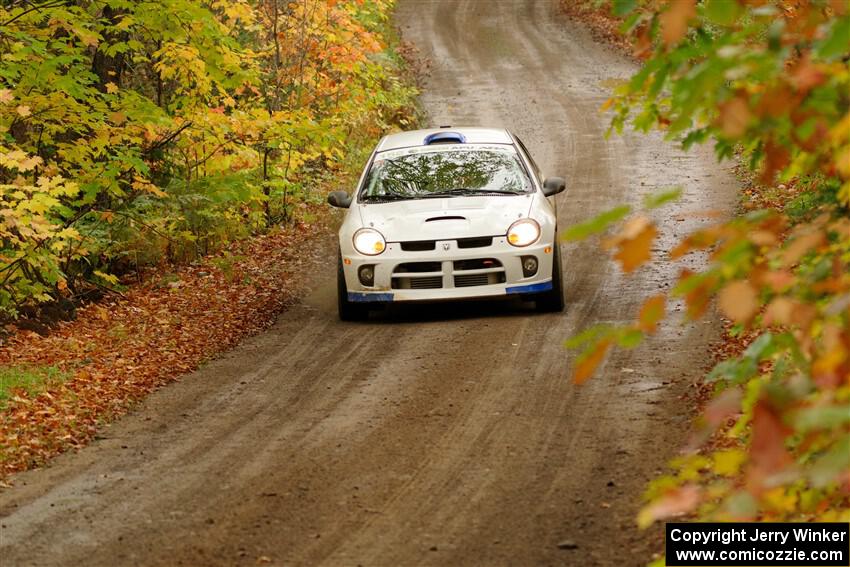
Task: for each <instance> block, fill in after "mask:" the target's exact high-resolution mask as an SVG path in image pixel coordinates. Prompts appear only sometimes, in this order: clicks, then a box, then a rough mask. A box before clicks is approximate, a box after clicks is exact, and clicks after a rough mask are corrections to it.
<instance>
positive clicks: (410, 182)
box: [360, 145, 532, 202]
mask: <svg viewBox="0 0 850 567" xmlns="http://www.w3.org/2000/svg"><path fill="white" fill-rule="evenodd" d="M531 190H532V185H531V180H530V179H529V178H528V174H527V173H526V171H525V168H524V167H523V166H522V164H521V163H520V161H519V156H518V155H517V153H516V151H515V150H514V149H513V148H512V147H511V146H462V145H457V146H454V145H453V146H451V149H449V148H446V147H442V148H437V147H426V148H407V149H404V150H394V151H387V152H383V153H380V154H378V155H377V156H376V157H375V160H374V162H373V163H372V167H371V168H370V169H369V174H368V175H367V176H366V183H365V185H364V187H363V190H362V191H361V193H360V196H361V198H362V199H363V200H364V201H366V202H386V201H393V200H401V199H426V198H432V197H458V196H476V195H481V196H487V195H520V194H524V193H529V192H531Z"/></svg>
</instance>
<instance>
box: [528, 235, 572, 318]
mask: <svg viewBox="0 0 850 567" xmlns="http://www.w3.org/2000/svg"><path fill="white" fill-rule="evenodd" d="M552 253H553V254H554V258H552V289H550V290H549V291H546V292H543V293H541V294H540V295H538V296H537V299H535V307H536V308H537V311H539V312H541V313H560V312H561V311H563V310H564V305H565V302H564V284H563V276H562V274H561V248H560V247H559V246H558V245H557V244H556V245H555V249H554V250H553V251H552Z"/></svg>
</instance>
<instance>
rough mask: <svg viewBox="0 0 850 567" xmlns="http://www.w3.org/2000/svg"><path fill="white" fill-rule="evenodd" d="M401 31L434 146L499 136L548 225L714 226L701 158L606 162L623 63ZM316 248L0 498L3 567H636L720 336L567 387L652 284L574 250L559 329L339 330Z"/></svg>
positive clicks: (486, 310)
mask: <svg viewBox="0 0 850 567" xmlns="http://www.w3.org/2000/svg"><path fill="white" fill-rule="evenodd" d="M397 20H398V25H399V28H400V29H401V31H402V35H403V37H404V39H406V40H408V41H410V42H412V43H413V44H414V45H415V46H417V48H418V49H419V52H420V55H421V56H422V57H423V58H424V59H427V60H428V61H429V62H430V74H429V76H428V77H427V79H426V80H425V87H424V94H423V99H422V100H423V104H424V107H425V109H426V110H427V112H428V113H429V115H430V118H431V121H432V123H433V124H437V125H441V124H454V125H504V126H507V127H509V128H511V129H513V130H514V131H515V132H516V133H517V134H518V135H519V136H520V137H521V138H522V139H523V140H524V141H525V143H526V145H527V146H529V148H530V150H531V151H532V153H533V154H534V155H535V156H536V157H537V160H538V161H539V162H540V165H541V166H542V168H543V169H544V171H546V172H548V173H549V174H551V175H563V176H564V177H566V178H567V179H568V189H567V191H566V192H565V193H563V194H561V195H559V196H558V202H559V215H560V219H559V222H560V223H561V226H562V227H566V226H567V225H569V224H570V223H573V222H576V221H579V220H582V219H585V218H587V217H589V216H590V215H593V214H595V213H598V212H600V211H603V210H605V209H607V208H610V207H612V206H614V205H616V204H619V203H623V202H627V203H634V204H639V203H640V201H641V199H642V198H643V196H644V195H646V194H648V193H652V192H654V191H658V190H661V189H664V188H668V187H670V186H674V185H681V186H683V187H684V188H685V197H684V198H683V199H682V200H681V202H679V203H678V204H676V205H675V206H673V207H670V208H667V209H664V210H662V211H660V212H658V213H657V215H656V218H657V219H658V221H659V223H660V228H661V232H662V236H661V238H660V239H659V241H658V243H657V247H656V252H658V253H659V254H660V253H663V252H664V251H665V250H667V249H669V247H670V246H671V244H670V243H671V242H672V239H673V238H674V237H675V236H676V235H682V234H683V233H684V232H685V231H686V230H687V229H691V228H693V227H694V226H697V225H698V224H699V223H700V222H705V219H704V218H702V217H701V215H700V213H699V212H700V211H705V210H709V209H712V210H713V209H720V210H727V211H728V210H730V209H731V206H732V202H733V199H734V194H735V190H736V181H735V178H734V176H733V175H732V173H731V171H730V170H729V169H728V167H726V166H723V167H720V166H718V165H717V164H716V163H715V161H714V158H713V156H712V154H711V152H710V149H708V148H704V149H701V150H699V151H695V152H692V153H689V154H685V153H682V152H681V151H679V150H678V149H677V148H676V147H675V146H674V145H673V144H671V143H668V142H665V141H664V140H663V139H662V137H660V136H638V135H634V134H629V135H626V136H623V137H617V136H614V137H612V138H611V139H609V140H606V139H605V137H604V134H605V131H606V129H607V124H608V118H606V117H605V116H604V115H602V114H600V113H599V111H598V109H599V106H600V104H601V103H602V102H603V101H604V100H605V99H606V98H607V97H606V92H607V91H608V90H609V89H610V88H611V86H612V85H613V84H615V83H616V81H617V80H618V79H622V78H625V77H627V76H629V74H630V73H632V72H633V71H634V69H635V67H634V64H633V63H631V62H629V61H627V60H625V59H623V58H622V57H621V56H619V55H618V54H616V53H615V52H613V51H611V50H610V49H608V48H607V47H605V46H601V45H599V44H597V43H595V42H594V41H593V40H592V38H591V37H590V35H589V34H588V33H587V31H586V30H584V29H582V28H581V27H580V26H578V25H576V24H573V23H570V22H569V21H567V20H565V19H563V18H562V17H561V16H560V15H559V14H558V10H557V3H556V2H549V1H547V0H537V1H535V0H516V1H508V0H499V1H484V0H457V1H450V0H446V1H434V0H401V2H400V6H399V9H398V14H397ZM319 246H323V247H324V249H325V251H324V252H322V253H321V254H319V260H318V261H317V265H316V270H315V273H314V274H312V275H311V276H309V281H310V286H309V288H310V289H311V291H310V293H309V294H308V295H307V296H306V297H305V298H304V300H303V301H302V302H301V303H300V304H298V305H296V306H294V307H292V308H291V309H289V310H288V311H287V312H286V313H284V314H283V315H282V316H281V318H280V320H279V321H278V323H277V324H276V326H274V328H272V329H271V330H270V331H268V332H266V333H264V334H262V335H260V336H257V337H254V338H253V339H250V340H248V341H246V342H245V343H243V344H242V345H241V346H240V347H238V348H237V349H235V350H233V351H232V352H230V353H229V354H227V355H226V356H224V357H222V358H220V359H218V360H216V361H213V362H211V363H209V364H208V365H206V366H205V367H204V368H202V369H201V370H199V371H198V372H195V373H193V374H191V375H189V376H186V377H185V378H184V379H182V380H181V381H180V382H179V383H176V384H174V385H171V386H169V387H167V388H164V389H163V390H161V391H159V392H157V393H156V394H154V395H152V396H151V397H150V398H149V399H148V400H147V401H146V402H145V403H144V404H142V405H141V406H140V407H139V408H138V409H137V410H136V411H134V412H133V413H132V414H130V415H128V416H126V417H125V418H123V419H122V420H120V421H119V422H117V423H115V424H113V425H112V426H111V427H108V428H105V429H104V432H103V437H102V438H101V439H100V440H98V441H97V442H95V443H93V444H92V445H91V446H89V447H87V448H86V449H84V450H82V451H80V452H78V453H75V454H67V455H64V456H62V457H60V458H59V459H57V460H56V461H55V462H54V464H53V465H52V466H51V467H49V468H47V469H44V470H39V471H33V472H30V473H26V474H23V475H19V476H18V477H17V478H16V485H15V486H14V487H13V488H12V489H7V490H4V491H3V492H2V493H0V525H2V528H0V565H2V567H11V566H17V565H41V566H44V565H86V566H98V565H104V566H112V565H256V564H258V563H259V564H266V563H269V564H273V565H327V566H337V565H339V566H347V565H351V566H354V565H364V566H396V565H402V566H404V565H643V564H644V563H645V561H646V560H647V559H648V558H649V555H650V554H651V552H652V551H653V550H655V549H657V541H658V537H659V532H658V531H653V530H650V531H648V532H639V531H638V530H637V529H636V528H635V527H634V515H635V513H636V510H637V509H638V507H639V505H640V495H641V492H642V490H643V487H644V486H645V483H646V482H647V481H648V480H649V479H651V478H652V477H653V476H654V475H655V474H656V473H657V472H658V471H659V470H660V469H662V468H663V465H664V462H665V460H666V459H667V458H668V457H670V456H671V455H673V454H674V453H675V451H676V450H677V449H678V447H680V446H681V444H682V443H683V442H684V440H685V438H686V436H687V431H688V427H689V422H690V414H689V411H690V410H689V404H688V403H687V402H686V401H683V400H682V399H681V396H682V395H683V394H684V393H686V392H688V391H689V390H692V388H691V382H692V381H693V380H695V379H696V377H697V376H698V374H699V371H700V369H701V368H702V367H704V366H705V365H706V364H708V345H709V343H710V341H711V340H712V338H713V337H714V336H716V332H717V327H716V324H715V323H708V324H706V323H700V324H698V325H691V326H683V325H681V324H680V323H679V322H678V321H677V319H676V318H673V319H672V320H671V322H669V323H665V325H664V326H663V327H662V328H661V329H660V331H659V333H658V335H656V336H655V337H653V339H652V340H650V341H649V342H648V343H647V344H645V345H644V346H642V347H641V348H639V349H637V350H634V351H631V352H627V353H616V354H614V355H613V356H611V357H610V358H609V360H608V361H607V362H606V363H605V365H604V366H603V367H602V368H601V371H600V373H599V375H598V376H597V377H595V378H594V379H592V380H591V381H590V382H588V383H587V384H585V385H584V386H580V387H579V386H575V385H573V384H572V382H571V381H570V378H569V373H568V367H569V364H570V361H571V357H572V356H573V354H572V353H570V352H568V351H566V350H564V349H563V348H562V342H563V340H564V339H565V338H566V337H568V336H569V335H570V334H571V333H574V332H575V331H576V330H578V329H581V328H583V327H585V326H587V325H589V324H591V323H594V322H611V323H617V322H623V321H628V320H630V319H632V318H633V317H634V314H635V313H636V311H637V309H638V308H639V306H640V304H641V303H642V301H643V299H644V298H646V297H648V296H649V295H652V294H655V293H658V291H659V289H664V286H665V285H666V282H670V281H671V280H672V277H673V275H672V272H673V269H672V268H671V267H670V266H669V265H666V266H663V265H658V264H652V265H651V266H649V267H647V268H646V269H644V270H642V271H641V272H640V273H638V274H637V275H634V276H631V277H625V276H623V275H622V274H621V272H620V271H619V268H618V267H617V266H616V265H615V264H613V263H612V262H610V261H608V259H607V258H606V257H605V255H604V254H603V253H602V252H601V251H600V249H599V247H598V246H597V245H596V244H595V243H581V244H570V245H565V246H563V247H562V254H563V265H564V270H565V285H566V289H567V294H568V307H567V309H566V311H565V312H564V313H563V314H556V315H538V314H535V313H534V312H533V310H532V309H530V308H529V306H527V305H523V304H520V303H481V304H471V305H470V304H463V305H441V306H438V307H436V308H435V307H426V308H406V309H395V310H393V311H392V312H391V313H389V314H388V315H386V316H381V317H377V318H375V319H373V320H372V321H370V322H367V323H361V324H350V323H349V324H346V323H340V322H339V321H338V320H337V318H336V312H335V287H334V286H335V279H334V278H335V258H336V250H335V248H334V246H333V244H332V243H331V242H330V241H328V242H326V243H320V244H319ZM677 308H678V306H675V305H671V306H670V309H671V310H676V309H677ZM559 544H561V545H560V546H559ZM570 544H574V545H570ZM573 547H574V548H573ZM564 548H567V549H564Z"/></svg>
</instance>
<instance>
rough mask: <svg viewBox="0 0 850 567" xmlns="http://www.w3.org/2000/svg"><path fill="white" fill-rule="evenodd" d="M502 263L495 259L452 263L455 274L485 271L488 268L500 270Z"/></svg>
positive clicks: (477, 259)
mask: <svg viewBox="0 0 850 567" xmlns="http://www.w3.org/2000/svg"><path fill="white" fill-rule="evenodd" d="M501 267H502V263H501V262H500V261H498V260H496V259H495V258H475V259H472V260H457V261H455V263H454V269H455V271H456V272H458V271H463V270H486V269H489V268H501Z"/></svg>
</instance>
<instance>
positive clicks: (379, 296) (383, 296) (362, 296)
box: [348, 291, 393, 303]
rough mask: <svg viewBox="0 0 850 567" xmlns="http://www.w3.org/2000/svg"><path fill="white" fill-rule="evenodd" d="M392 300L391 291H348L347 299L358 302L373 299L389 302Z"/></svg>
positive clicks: (367, 301)
mask: <svg viewBox="0 0 850 567" xmlns="http://www.w3.org/2000/svg"><path fill="white" fill-rule="evenodd" d="M392 300H393V294H391V293H361V292H356V291H349V292H348V301H356V302H359V303H369V302H373V301H378V302H389V301H392Z"/></svg>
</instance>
